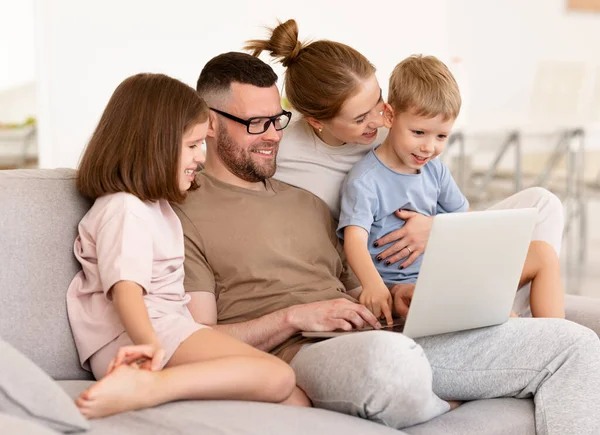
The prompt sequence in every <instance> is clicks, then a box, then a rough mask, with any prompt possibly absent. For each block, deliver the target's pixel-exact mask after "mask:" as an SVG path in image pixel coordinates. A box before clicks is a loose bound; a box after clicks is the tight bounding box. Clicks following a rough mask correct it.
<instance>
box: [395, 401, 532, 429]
mask: <svg viewBox="0 0 600 435" xmlns="http://www.w3.org/2000/svg"><path fill="white" fill-rule="evenodd" d="M404 431H405V432H407V433H408V434H410V435H431V434H444V435H480V434H485V435H513V434H519V435H535V421H534V413H533V401H532V400H530V399H510V398H504V399H488V400H476V401H473V402H467V403H464V404H462V405H461V406H459V407H458V408H456V409H455V410H454V411H452V412H448V413H447V414H444V415H441V416H440V417H438V418H435V419H433V420H431V421H428V422H427V423H423V424H420V425H417V426H413V427H410V428H407V429H404Z"/></svg>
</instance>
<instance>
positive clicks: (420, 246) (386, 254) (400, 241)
mask: <svg viewBox="0 0 600 435" xmlns="http://www.w3.org/2000/svg"><path fill="white" fill-rule="evenodd" d="M396 216H397V217H398V218H400V219H402V220H404V221H405V223H404V226H403V227H402V228H400V229H397V230H395V231H392V232H391V233H388V234H386V235H385V236H383V237H382V238H381V239H379V240H377V241H376V242H375V247H377V246H384V245H387V244H388V243H392V242H394V241H395V242H396V243H394V244H393V245H392V246H390V247H389V248H387V249H386V250H384V251H383V252H381V253H380V254H379V255H378V256H377V260H378V261H383V262H384V264H385V265H386V266H389V265H391V264H394V263H397V262H398V261H400V260H402V259H403V258H406V260H404V262H403V263H402V264H401V265H400V268H401V269H403V268H405V267H408V266H410V265H411V264H412V263H413V262H414V261H415V260H416V259H417V258H418V257H419V255H421V254H422V253H423V252H425V246H426V245H427V241H428V240H429V233H430V232H431V225H432V224H433V216H424V215H422V214H420V213H417V212H414V211H409V210H398V211H396ZM407 257H408V258H407Z"/></svg>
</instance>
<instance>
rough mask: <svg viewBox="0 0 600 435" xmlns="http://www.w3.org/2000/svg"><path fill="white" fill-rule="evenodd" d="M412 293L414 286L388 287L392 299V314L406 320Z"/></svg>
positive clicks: (397, 285) (399, 285)
mask: <svg viewBox="0 0 600 435" xmlns="http://www.w3.org/2000/svg"><path fill="white" fill-rule="evenodd" d="M414 292H415V285H414V284H395V285H393V286H392V287H390V293H391V294H392V297H393V299H394V313H395V314H396V315H398V316H400V317H403V318H405V319H406V315H407V314H408V309H409V308H410V302H411V301H412V297H413V293H414Z"/></svg>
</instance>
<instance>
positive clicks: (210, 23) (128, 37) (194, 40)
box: [36, 0, 447, 167]
mask: <svg viewBox="0 0 600 435" xmlns="http://www.w3.org/2000/svg"><path fill="white" fill-rule="evenodd" d="M207 3H208V2H200V1H194V0H171V1H169V2H164V1H148V0H145V1H142V0H128V1H121V0H104V1H83V2H82V1H79V0H53V1H51V2H47V1H44V0H37V2H36V6H37V8H38V9H37V24H36V28H37V31H38V36H37V43H38V44H39V45H38V61H39V66H40V69H39V71H40V78H39V80H40V83H39V86H40V107H39V110H40V114H39V118H40V123H39V149H40V164H41V166H42V167H58V166H65V167H75V166H76V165H77V162H78V159H79V157H80V155H81V151H82V150H83V148H84V146H85V145H86V142H87V140H88V139H89V137H90V135H91V133H92V132H93V129H94V127H95V124H96V123H97V121H98V119H99V117H100V115H101V113H102V110H103V109H104V106H105V104H106V102H107V101H108V99H109V97H110V95H111V93H112V91H113V90H114V88H115V87H116V86H117V85H118V84H119V82H120V81H121V80H123V79H124V78H125V77H127V76H129V75H131V74H135V73H138V72H142V71H150V72H162V73H166V74H169V75H171V76H174V77H176V78H178V79H180V80H183V81H184V82H186V83H188V84H190V85H192V86H194V85H195V82H196V79H197V77H198V74H199V73H200V70H201V69H202V66H203V65H204V63H205V62H206V61H208V60H209V59H210V58H211V57H213V56H215V55H217V54H219V53H222V52H225V51H236V50H237V51H239V50H241V47H242V45H243V43H244V41H245V40H247V39H251V38H257V37H262V36H264V35H265V34H266V32H265V30H264V28H263V26H272V25H274V24H276V20H277V18H279V19H281V20H282V21H283V20H286V19H288V18H295V19H296V20H297V21H298V23H299V28H300V38H301V39H303V38H329V39H333V40H338V41H341V42H344V43H347V44H349V45H352V46H354V47H355V48H357V49H358V50H359V51H361V52H363V53H364V54H365V55H366V56H367V57H368V58H369V59H370V60H371V61H372V62H373V63H374V64H375V65H376V66H377V67H378V68H379V74H378V76H379V78H380V81H381V83H382V85H385V83H386V82H387V78H388V75H389V73H390V71H391V69H392V68H393V66H394V65H395V64H396V63H397V61H398V60H400V59H401V58H403V57H405V56H407V55H408V54H410V53H412V52H415V51H417V52H426V53H435V54H437V55H438V56H441V57H446V55H447V42H446V38H445V35H446V28H445V26H446V22H447V20H446V17H445V13H446V12H445V1H444V0H426V1H419V2H413V1H409V0H403V1H399V0H383V1H379V2H378V8H377V9H375V8H374V7H373V5H371V4H369V3H357V4H354V3H352V4H351V3H346V2H341V1H339V2H338V1H324V0H318V1H315V0H305V1H302V2H301V3H298V2H282V1H269V0H254V1H252V2H249V1H242V0H240V1H231V0H220V1H217V2H210V4H211V5H210V6H207ZM300 5H301V6H300ZM209 8H210V9H209ZM382 10H385V11H386V12H385V13H381V12H380V11H382ZM417 16H426V17H427V26H426V29H425V28H424V27H423V23H421V22H419V21H418V20H415V17H417ZM365 29H368V30H365ZM276 71H277V72H278V74H280V73H281V71H282V70H281V68H280V66H279V64H277V67H276ZM280 76H281V74H280Z"/></svg>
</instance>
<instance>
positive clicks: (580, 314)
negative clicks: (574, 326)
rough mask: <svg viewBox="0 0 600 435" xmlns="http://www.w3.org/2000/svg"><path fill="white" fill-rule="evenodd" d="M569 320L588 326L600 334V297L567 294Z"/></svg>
mask: <svg viewBox="0 0 600 435" xmlns="http://www.w3.org/2000/svg"><path fill="white" fill-rule="evenodd" d="M565 313H566V318H567V320H571V321H572V322H575V323H579V324H580V325H583V326H587V327H588V328H590V329H591V330H593V331H594V332H595V333H596V334H598V335H600V298H589V297H586V296H576V295H565Z"/></svg>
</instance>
